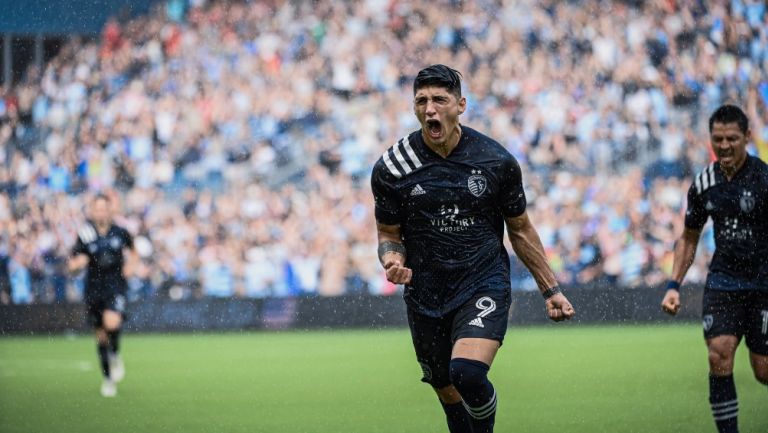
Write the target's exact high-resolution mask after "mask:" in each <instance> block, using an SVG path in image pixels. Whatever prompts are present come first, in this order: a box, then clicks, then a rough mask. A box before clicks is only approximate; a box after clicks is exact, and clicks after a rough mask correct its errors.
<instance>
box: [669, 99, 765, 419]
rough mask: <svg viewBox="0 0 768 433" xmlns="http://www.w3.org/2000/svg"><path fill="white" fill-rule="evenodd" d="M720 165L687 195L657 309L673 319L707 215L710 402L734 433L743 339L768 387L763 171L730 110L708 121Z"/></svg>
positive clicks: (742, 119) (741, 121)
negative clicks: (737, 358)
mask: <svg viewBox="0 0 768 433" xmlns="http://www.w3.org/2000/svg"><path fill="white" fill-rule="evenodd" d="M709 135H710V140H711V142H712V150H713V151H714V153H715V156H716V157H717V162H714V163H712V164H710V165H709V166H708V167H707V168H705V169H704V170H703V171H702V172H701V173H699V174H698V175H696V177H695V179H694V181H693V184H692V185H691V187H690V189H689V190H688V208H687V210H686V213H685V229H684V230H683V234H682V236H680V240H679V241H678V242H677V245H676V246H675V253H674V265H673V268H672V279H671V280H670V281H669V282H668V283H667V292H666V294H665V295H664V299H663V301H662V303H661V307H662V309H663V310H664V311H666V312H667V313H669V314H672V315H675V314H677V312H678V310H679V309H680V294H679V292H678V289H679V287H680V284H681V283H682V281H683V278H684V277H685V274H686V272H687V271H688V268H689V267H690V266H691V263H693V259H694V257H695V255H696V246H697V245H698V243H699V237H700V236H701V229H702V227H704V224H705V223H706V221H707V218H709V217H712V221H713V222H714V230H715V255H714V257H713V258H712V263H711V264H710V266H709V274H708V275H707V281H706V285H705V289H704V308H703V312H702V314H703V324H704V338H705V339H706V342H707V348H708V351H709V402H710V404H711V406H712V415H713V416H714V418H715V424H716V425H717V429H718V431H720V432H721V433H732V432H738V423H737V416H738V412H739V405H738V400H737V398H736V387H735V385H734V382H733V358H734V355H735V353H736V347H737V346H738V345H739V342H740V341H741V338H742V336H744V337H746V342H747V347H748V348H749V351H750V354H749V356H750V361H751V363H752V370H753V371H754V373H755V377H756V378H757V380H758V381H760V382H761V383H763V384H766V385H768V166H766V164H765V163H763V162H762V161H761V160H759V159H757V158H755V157H752V156H749V155H748V154H747V151H746V146H747V142H748V141H749V137H750V131H749V121H748V119H747V116H746V115H745V114H744V112H743V111H742V110H741V109H740V108H738V107H735V106H733V105H723V106H722V107H720V108H718V109H717V110H716V111H715V112H714V113H713V114H712V116H711V117H710V118H709Z"/></svg>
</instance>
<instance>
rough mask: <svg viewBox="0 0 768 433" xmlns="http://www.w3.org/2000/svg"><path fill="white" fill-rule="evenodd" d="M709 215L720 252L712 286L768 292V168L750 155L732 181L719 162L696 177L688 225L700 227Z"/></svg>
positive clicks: (710, 281)
mask: <svg viewBox="0 0 768 433" xmlns="http://www.w3.org/2000/svg"><path fill="white" fill-rule="evenodd" d="M709 217H712V222H713V224H714V230H715V255H714V257H712V263H711V264H710V265H709V275H707V283H706V288H707V289H716V290H768V166H766V164H765V163H764V162H763V161H761V160H759V159H758V158H755V157H752V156H747V160H746V162H745V163H744V165H743V166H742V167H741V169H740V170H739V171H738V172H737V173H736V175H735V176H734V177H733V179H731V180H730V181H728V180H727V179H726V177H725V175H724V174H723V172H722V171H721V170H720V164H719V163H716V162H715V163H712V164H710V165H709V166H708V167H707V168H705V169H704V170H703V171H702V172H701V173H699V174H698V175H696V177H695V178H694V182H693V184H692V185H691V187H690V189H689V190H688V209H687V211H686V213H685V226H686V227H688V228H691V229H697V230H700V229H701V228H702V227H704V224H705V223H706V222H707V218H709Z"/></svg>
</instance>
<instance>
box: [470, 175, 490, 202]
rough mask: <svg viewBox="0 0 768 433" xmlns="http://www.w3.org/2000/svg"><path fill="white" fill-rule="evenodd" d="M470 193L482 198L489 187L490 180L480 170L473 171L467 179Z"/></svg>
mask: <svg viewBox="0 0 768 433" xmlns="http://www.w3.org/2000/svg"><path fill="white" fill-rule="evenodd" d="M467 186H468V187H469V192H471V193H472V195H473V196H475V197H480V196H481V195H483V193H484V192H485V189H486V187H487V186H488V180H487V179H486V178H485V176H483V175H482V174H480V170H472V175H471V176H469V179H467Z"/></svg>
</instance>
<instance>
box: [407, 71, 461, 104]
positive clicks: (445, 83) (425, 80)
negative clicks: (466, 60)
mask: <svg viewBox="0 0 768 433" xmlns="http://www.w3.org/2000/svg"><path fill="white" fill-rule="evenodd" d="M427 86H435V87H443V88H445V89H446V90H447V91H448V92H449V93H452V94H453V95H454V96H456V99H459V98H461V72H459V71H457V70H455V69H453V68H450V67H448V66H445V65H440V64H437V65H432V66H428V67H426V68H424V69H422V70H420V71H419V73H418V74H417V75H416V79H415V80H413V94H414V95H415V94H416V92H418V91H419V89H421V88H422V87H427Z"/></svg>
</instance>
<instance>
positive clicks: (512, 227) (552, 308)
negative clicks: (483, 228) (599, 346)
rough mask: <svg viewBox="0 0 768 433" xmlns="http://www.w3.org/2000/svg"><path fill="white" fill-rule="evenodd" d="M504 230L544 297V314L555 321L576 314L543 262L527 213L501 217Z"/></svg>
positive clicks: (541, 252) (544, 256)
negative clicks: (504, 226)
mask: <svg viewBox="0 0 768 433" xmlns="http://www.w3.org/2000/svg"><path fill="white" fill-rule="evenodd" d="M505 221H506V223H507V232H508V234H509V241H510V243H511V244H512V249H513V250H515V254H517V257H518V258H519V259H520V260H521V261H522V262H523V264H524V265H525V266H526V267H527V268H528V270H529V271H530V272H531V275H533V278H534V279H535V280H536V284H537V285H538V286H539V290H540V291H541V294H542V295H543V296H544V299H546V308H547V316H549V318H550V319H552V320H554V321H555V322H560V321H562V320H568V319H570V318H571V317H573V316H574V315H575V314H576V311H575V310H574V308H573V306H572V305H571V303H570V302H568V299H567V298H566V297H565V295H563V294H562V292H560V289H559V287H558V285H557V280H556V279H555V274H554V272H552V269H551V268H550V267H549V263H547V256H546V254H545V253H544V246H543V245H542V244H541V239H540V238H539V234H538V232H536V228H535V227H534V226H533V224H532V223H531V220H530V219H529V218H528V213H527V212H523V214H522V215H520V216H516V217H507V218H505Z"/></svg>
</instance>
